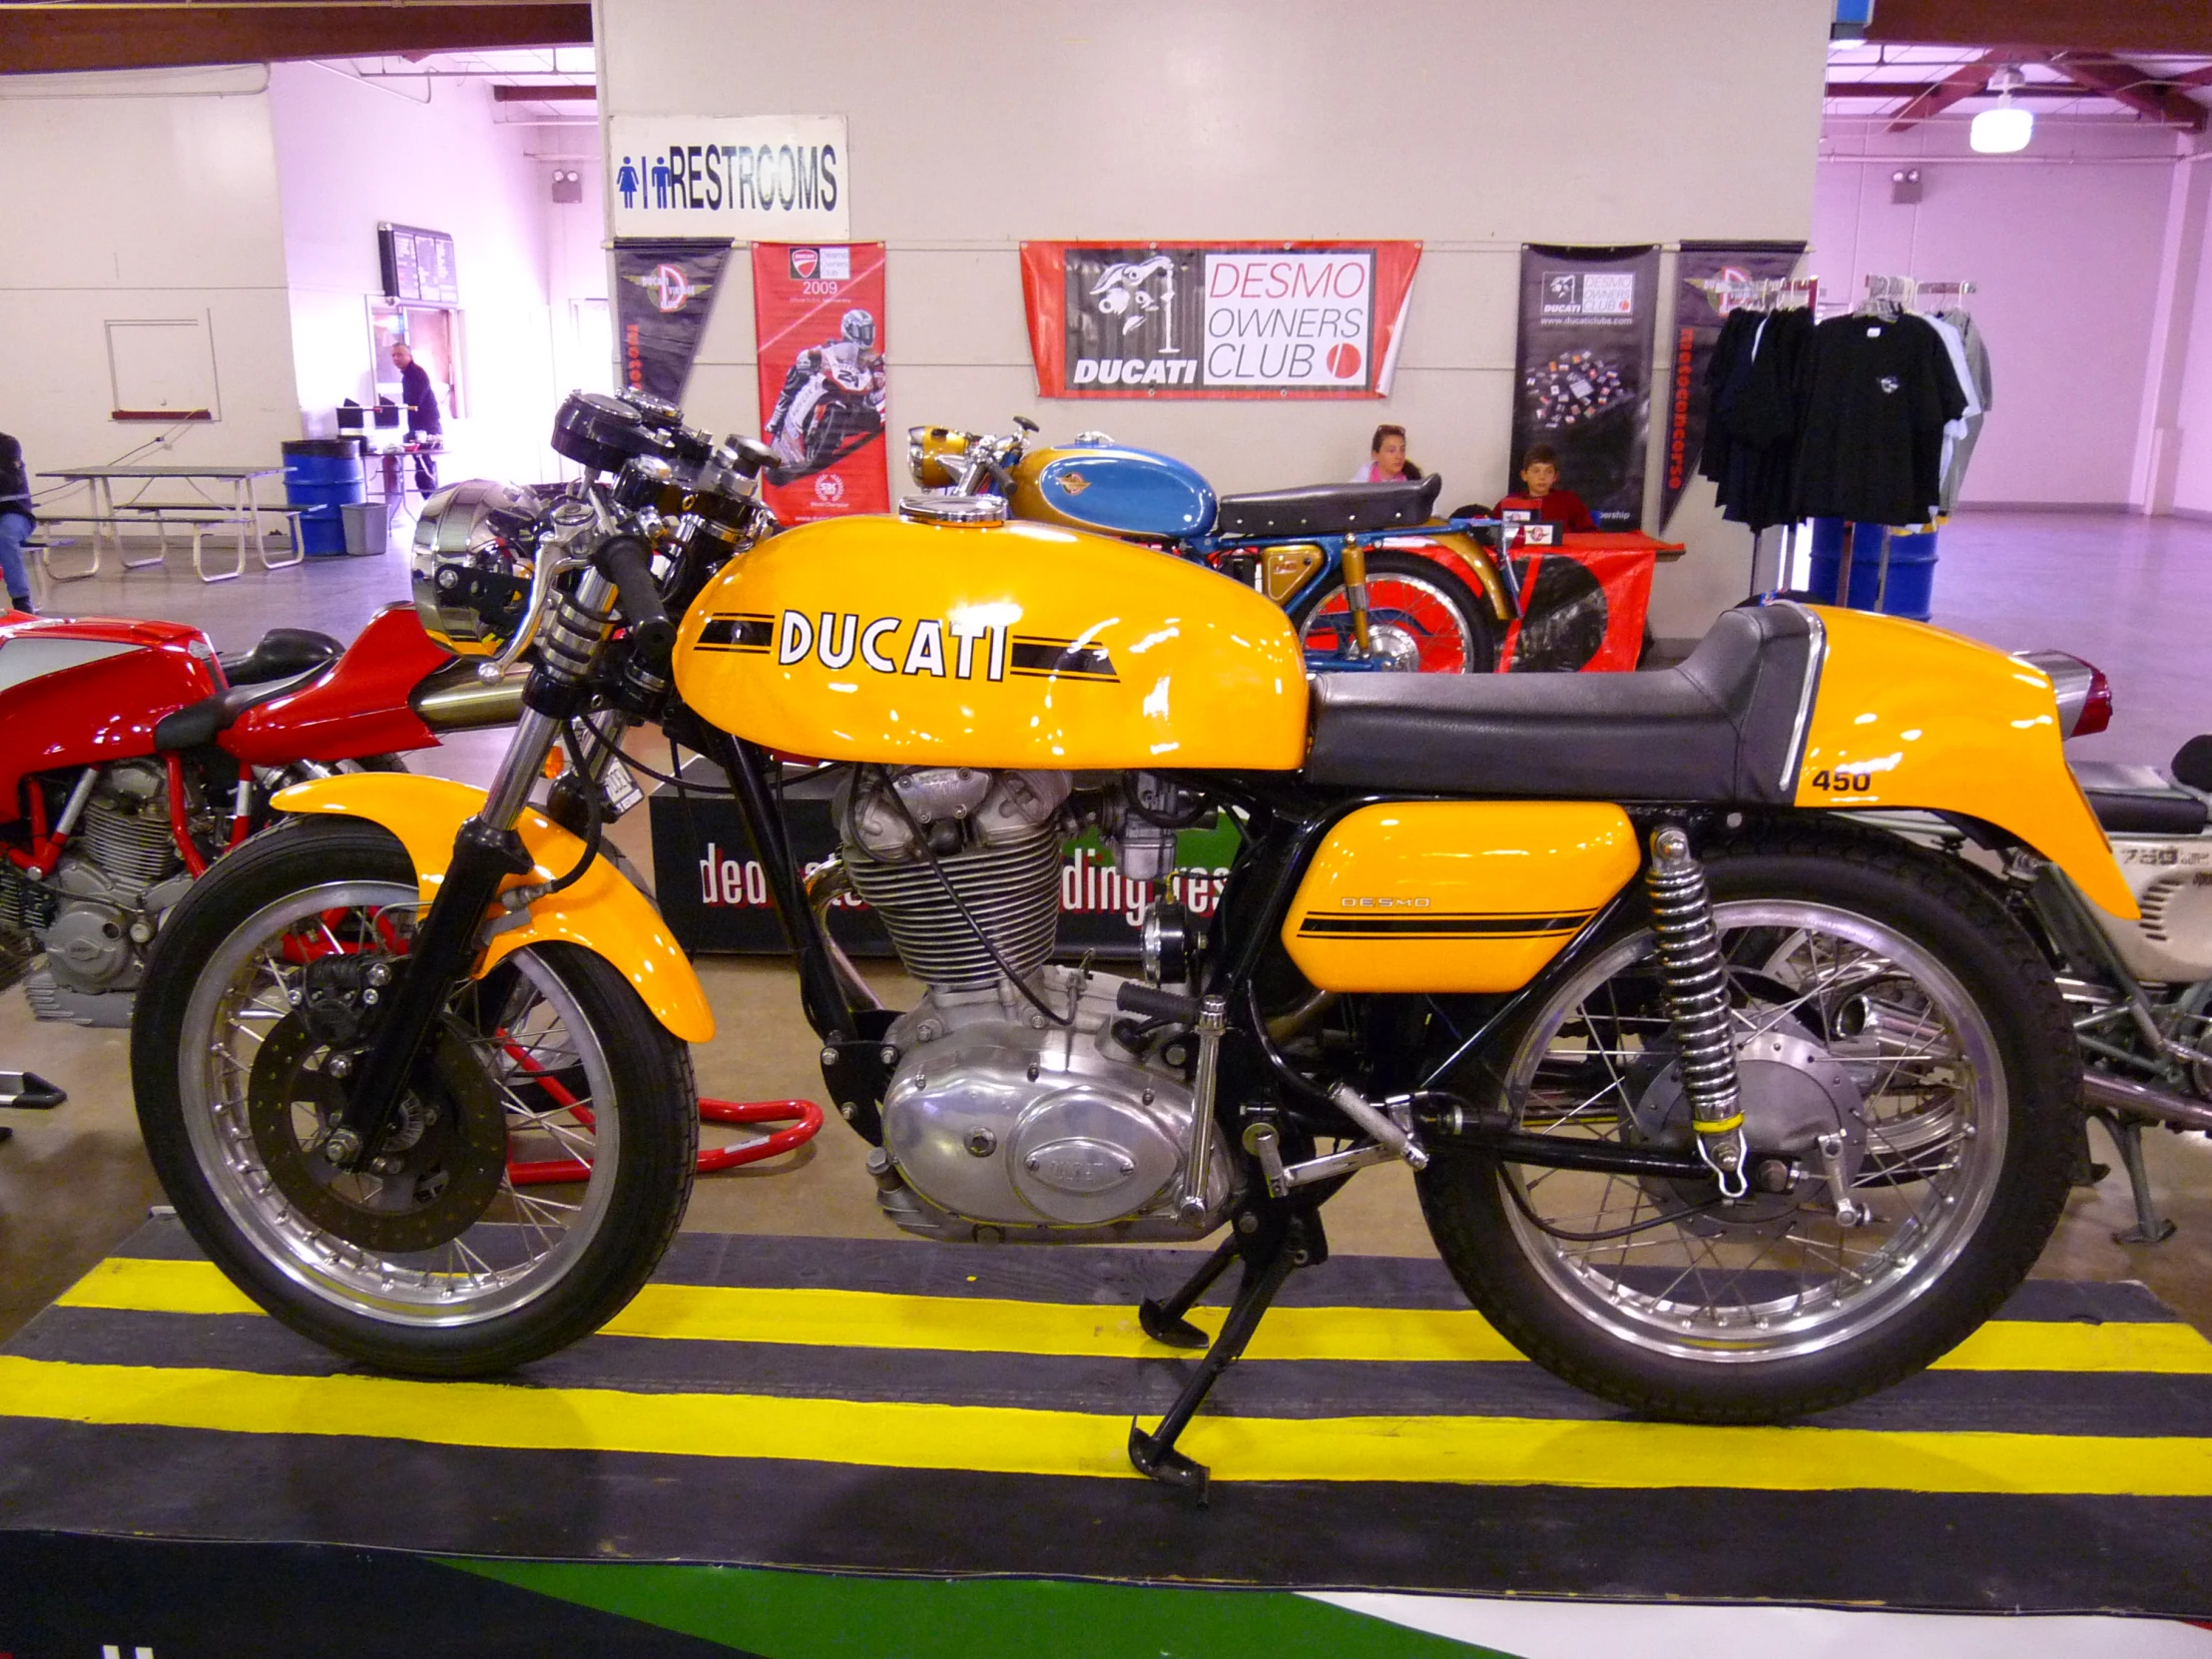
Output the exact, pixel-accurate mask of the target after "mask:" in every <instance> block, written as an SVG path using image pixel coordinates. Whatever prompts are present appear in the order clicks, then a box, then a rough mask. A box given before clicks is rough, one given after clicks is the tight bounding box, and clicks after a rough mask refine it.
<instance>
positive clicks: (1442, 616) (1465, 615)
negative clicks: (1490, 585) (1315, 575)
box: [1294, 553, 1498, 674]
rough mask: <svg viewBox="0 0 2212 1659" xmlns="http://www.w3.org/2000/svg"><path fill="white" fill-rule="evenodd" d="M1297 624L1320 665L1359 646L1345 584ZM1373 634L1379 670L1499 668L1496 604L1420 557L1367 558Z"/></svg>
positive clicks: (1306, 605) (1303, 608)
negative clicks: (1492, 605)
mask: <svg viewBox="0 0 2212 1659" xmlns="http://www.w3.org/2000/svg"><path fill="white" fill-rule="evenodd" d="M1294 620H1296V621H1297V623H1298V625H1299V638H1300V643H1301V644H1302V645H1303V646H1304V647H1305V648H1306V650H1307V651H1309V652H1311V653H1313V654H1314V655H1315V656H1317V657H1324V656H1339V655H1342V654H1343V653H1344V652H1346V651H1347V650H1348V649H1350V647H1351V645H1352V612H1351V609H1350V608H1349V606H1348V605H1347V604H1346V601H1345V590H1344V584H1343V583H1341V582H1333V583H1331V584H1329V586H1328V587H1327V588H1326V589H1325V590H1324V591H1322V592H1320V593H1318V594H1316V595H1315V596H1314V597H1313V598H1312V599H1311V600H1308V601H1305V602H1303V603H1302V604H1301V605H1300V606H1299V607H1298V610H1297V613H1296V615H1295V618H1294ZM1368 632H1369V637H1370V639H1371V640H1372V641H1373V643H1374V647H1375V655H1376V658H1377V660H1378V663H1379V665H1380V666H1381V667H1382V668H1383V669H1385V670H1387V671H1389V672H1392V673H1400V674H1489V673H1493V672H1494V671H1495V670H1496V668H1497V653H1498V631H1497V619H1496V617H1495V616H1494V615H1493V614H1492V613H1491V610H1490V606H1489V602H1488V601H1487V600H1486V599H1484V598H1483V597H1482V596H1481V595H1480V594H1478V593H1476V592H1475V591H1474V590H1473V589H1472V588H1470V587H1468V586H1467V584H1466V583H1465V582H1463V581H1461V580H1460V578H1459V577H1458V576H1457V575H1456V574H1455V573H1454V572H1453V571H1451V570H1450V569H1449V568H1448V567H1446V566H1445V565H1443V564H1440V563H1438V562H1437V561H1436V560H1434V559H1426V558H1423V557H1421V556H1420V555H1419V554H1418V553H1373V554H1370V555H1369V556H1368Z"/></svg>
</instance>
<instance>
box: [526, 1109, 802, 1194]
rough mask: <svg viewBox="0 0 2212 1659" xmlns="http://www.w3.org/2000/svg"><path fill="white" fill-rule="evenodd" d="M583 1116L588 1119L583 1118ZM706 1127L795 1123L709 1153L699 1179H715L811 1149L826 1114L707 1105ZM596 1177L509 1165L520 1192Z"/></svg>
mask: <svg viewBox="0 0 2212 1659" xmlns="http://www.w3.org/2000/svg"><path fill="white" fill-rule="evenodd" d="M578 1115H579V1116H581V1115H582V1114H581V1113H579V1114H578ZM699 1118H700V1121H701V1122H702V1123H775V1122H778V1121H781V1120H789V1127H787V1128H783V1129H778V1130H776V1131H774V1132H773V1133H771V1134H767V1135H764V1136H762V1137H761V1138H760V1139H759V1140H757V1141H745V1142H742V1143H740V1144H739V1145H737V1146H718V1147H707V1148H704V1149H702V1150H701V1152H700V1154H699V1173H700V1174H701V1175H715V1174H718V1173H720V1172H721V1171H723V1170H726V1169H736V1168H738V1167H739V1166H740V1165H742V1164H758V1163H760V1162H761V1161H762V1160H764V1159H768V1158H774V1157H777V1156H779V1155H780V1154H782V1153H786V1152H790V1151H792V1150H793V1149H795V1148H797V1147H802V1146H805V1145H806V1144H807V1143H808V1142H809V1141H811V1140H813V1139H814V1138H815V1136H816V1134H817V1133H818V1132H819V1131H820V1130H821V1128H822V1108H821V1107H820V1106H817V1105H816V1104H815V1103H814V1102H813V1101H811V1100H701V1101H700V1103H699ZM590 1174H591V1169H590V1166H589V1165H587V1164H586V1163H585V1162H584V1160H583V1159H581V1158H547V1159H543V1160H540V1161H537V1162H534V1163H513V1162H510V1163H509V1164H508V1165H507V1179H508V1180H509V1181H510V1182H512V1183H513V1184H514V1185H515V1186H517V1187H544V1186H551V1185H553V1184H555V1183H557V1182H562V1181H582V1180H584V1179H586V1178H587V1177H588V1176H589V1175H590Z"/></svg>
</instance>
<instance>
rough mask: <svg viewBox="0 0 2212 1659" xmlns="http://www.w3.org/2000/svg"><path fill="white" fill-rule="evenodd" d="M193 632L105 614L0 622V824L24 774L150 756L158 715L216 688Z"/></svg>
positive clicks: (15, 803)
mask: <svg viewBox="0 0 2212 1659" xmlns="http://www.w3.org/2000/svg"><path fill="white" fill-rule="evenodd" d="M214 663H215V653H214V652H213V650H211V649H210V647H209V645H208V640H207V636H206V635H205V634H203V633H201V631H200V630H199V629H197V628H187V627H186V626H184V625H183V624H182V623H176V622H128V621H121V620H117V619H112V618H107V617H96V618H89V619H87V620H85V621H82V622H78V621H72V620H70V619H68V618H65V617H55V618H48V617H27V616H23V615H21V614H20V613H13V612H11V613H8V615H7V617H6V619H5V620H0V733H4V734H5V735H6V738H7V741H6V742H5V743H0V823H7V822H12V821H14V820H17V819H19V818H21V817H22V815H23V788H22V780H23V779H24V777H25V776H26V775H28V774H31V773H38V772H48V771H51V770H53V769H55V768H67V767H82V766H89V765H91V764H93V763H95V762H111V761H122V760H128V759H130V758H131V757H133V756H138V755H152V754H153V753H154V727H155V725H156V724H157V723H158V722H159V721H160V720H161V719H162V717H163V716H164V715H169V714H174V713H175V712H176V711H177V710H179V709H182V708H185V707H186V706H187V705H189V704H193V703H198V702H199V701H200V700H201V699H203V698H206V697H212V696H213V695H214V694H215V693H216V692H217V691H219V690H220V689H221V685H220V682H219V681H218V680H217V678H216V672H215V667H214Z"/></svg>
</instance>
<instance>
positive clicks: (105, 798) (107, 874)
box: [0, 761, 192, 1026]
mask: <svg viewBox="0 0 2212 1659" xmlns="http://www.w3.org/2000/svg"><path fill="white" fill-rule="evenodd" d="M0 870H4V872H5V873H4V874H0V931H4V932H5V933H7V934H11V935H14V936H16V938H17V939H18V940H25V941H27V944H28V949H24V950H21V951H19V953H18V959H19V960H21V959H22V958H23V957H24V956H27V955H28V951H29V949H36V950H40V951H43V952H44V953H45V960H44V963H43V965H40V966H38V967H37V968H36V969H35V970H34V971H32V972H31V974H30V976H29V977H28V978H27V979H26V980H25V981H24V986H23V989H24V993H25V995H27V996H28V997H29V998H30V1002H31V1009H32V1012H34V1013H35V1014H36V1015H37V1016H38V1017H39V1018H40V1019H52V1020H67V1021H71V1022H73V1023H75V1024H78V1025H103V1026H126V1025H129V1024H130V1023H131V1004H132V1002H133V1001H134V996H133V992H135V991H136V990H137V988H138V984H139V980H140V977H141V976H142V974H143V973H144V971H145V951H146V947H147V946H148V945H150V944H151V943H152V942H153V938H154V929H155V923H156V920H157V918H158V917H159V916H160V914H161V912H162V911H163V910H166V909H167V908H168V907H169V906H170V905H172V904H174V903H176V902H177V900H178V899H180V898H182V897H183V896H184V894H185V891H186V889H187V888H188V887H189V886H190V885H191V883H192V877H191V876H190V875H189V874H187V873H186V872H185V867H184V860H183V858H182V857H181V856H179V854H178V851H177V842H176V839H175V837H174V835H173V833H172V832H171V830H170V822H169V784H168V779H167V777H166V775H165V773H164V771H163V769H162V768H160V767H157V766H155V765H153V764H152V763H150V762H146V761H125V762H122V763H120V764H118V765H116V766H112V767H109V768H107V769H106V770H105V771H104V772H102V773H101V775H100V777H99V779H98V780H97V781H96V782H95V784H94V786H93V791H92V795H91V797H90V799H88V800H87V801H86V803H85V808H84V813H83V816H82V817H81V818H80V819H79V820H78V822H77V826H76V830H75V832H74V833H73V834H72V835H71V836H70V838H69V840H68V842H67V843H66V844H65V847H64V850H63V852H62V855H61V857H60V859H59V860H58V861H57V862H56V864H55V867H54V870H53V873H52V875H51V876H50V877H48V879H47V881H46V882H45V884H44V885H34V884H33V883H32V882H31V881H29V880H28V879H26V878H25V876H24V874H23V872H22V871H21V870H19V869H17V868H16V867H15V865H13V864H12V863H8V864H0Z"/></svg>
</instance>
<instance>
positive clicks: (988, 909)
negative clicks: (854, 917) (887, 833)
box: [845, 826, 1060, 990]
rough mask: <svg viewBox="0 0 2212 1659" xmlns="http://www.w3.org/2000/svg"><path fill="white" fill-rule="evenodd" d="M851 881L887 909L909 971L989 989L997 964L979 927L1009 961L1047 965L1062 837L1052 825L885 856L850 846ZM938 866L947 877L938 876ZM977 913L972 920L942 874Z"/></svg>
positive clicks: (1023, 967) (931, 980) (883, 912)
mask: <svg viewBox="0 0 2212 1659" xmlns="http://www.w3.org/2000/svg"><path fill="white" fill-rule="evenodd" d="M845 859H846V866H845V867H846V868H847V869H848V870H849V871H850V872H851V876H852V886H853V890H854V891H855V892H857V893H858V894H859V895H860V897H861V898H863V899H865V900H866V901H867V903H868V905H869V906H870V907H871V908H872V909H874V910H875V912H876V913H877V914H878V915H880V916H881V917H882V918H883V925H884V926H885V927H886V928H887V929H888V930H889V932H890V935H891V943H892V945H893V946H895V947H896V949H897V951H898V959H899V961H900V962H901V963H903V964H904V965H905V968H906V971H907V972H908V973H910V974H912V975H913V976H914V977H915V978H916V979H919V980H921V981H922V982H923V983H925V984H930V985H942V986H945V987H946V988H948V989H954V990H983V989H987V988H989V987H990V986H991V985H994V984H996V983H997V982H998V980H999V978H1000V969H999V965H998V963H997V962H995V961H993V960H992V959H991V952H990V950H988V949H986V948H985V947H984V945H983V942H982V940H980V939H978V938H977V937H976V934H975V928H976V927H980V928H981V929H982V930H983V932H984V933H985V935H987V936H988V938H989V940H990V942H991V944H992V945H993V946H995V947H996V948H997V951H998V954H999V955H1000V956H1002V957H1004V958H1005V961H1006V965H1007V966H1008V967H1010V968H1011V969H1013V970H1014V972H1015V973H1017V974H1020V975H1024V976H1026V975H1027V974H1030V973H1032V972H1034V971H1035V970H1036V969H1037V968H1039V967H1041V966H1043V965H1044V962H1045V960H1046V958H1047V957H1049V956H1050V955H1051V954H1052V943H1053V938H1054V936H1055V934H1056V933H1057V931H1058V927H1059V918H1060V902H1059V899H1060V837H1059V834H1058V832H1057V830H1055V829H1053V828H1052V827H1050V826H1046V827H1044V828H1042V829H1040V830H1038V831H1037V832H1036V833H1035V834H1034V835H1031V836H1029V837H1026V838H1024V839H1021V840H1016V841H1011V842H1008V843H1006V844H1003V845H1000V846H994V847H987V848H979V849H976V850H972V851H965V852H950V853H945V854H942V855H941V856H939V857H938V858H937V860H936V863H935V867H934V868H932V867H931V866H930V864H929V863H927V862H924V861H922V860H920V859H915V860H913V861H911V862H906V863H879V862H877V861H876V860H874V859H872V858H869V857H867V856H866V855H865V854H864V853H861V852H860V851H859V850H858V849H857V848H856V847H849V846H848V847H846V848H845ZM940 872H941V874H942V879H941V880H940V879H939V875H940ZM946 882H949V883H950V885H951V888H952V890H953V892H955V893H957V894H958V895H959V899H960V904H961V905H964V906H965V907H966V909H967V912H968V915H969V916H972V917H973V918H974V921H975V927H971V926H969V924H968V922H967V920H966V919H965V918H963V917H962V916H961V914H960V911H959V909H958V908H956V907H955V906H954V905H953V903H952V901H951V900H950V899H949V898H947V897H946V895H945V883H946Z"/></svg>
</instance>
